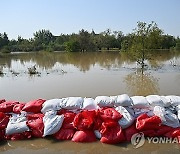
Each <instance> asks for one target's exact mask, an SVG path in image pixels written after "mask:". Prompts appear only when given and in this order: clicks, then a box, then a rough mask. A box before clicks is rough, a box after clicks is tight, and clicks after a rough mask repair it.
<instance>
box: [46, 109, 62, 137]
mask: <svg viewBox="0 0 180 154" xmlns="http://www.w3.org/2000/svg"><path fill="white" fill-rule="evenodd" d="M63 121H64V115H56V112H55V111H48V112H46V114H45V116H44V117H43V123H44V134H43V137H45V136H47V135H52V134H54V133H56V132H58V131H59V130H60V129H61V126H62V123H63Z"/></svg>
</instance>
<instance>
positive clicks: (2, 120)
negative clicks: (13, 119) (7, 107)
mask: <svg viewBox="0 0 180 154" xmlns="http://www.w3.org/2000/svg"><path fill="white" fill-rule="evenodd" d="M8 122H9V116H8V115H6V114H5V113H3V112H0V130H2V129H5V128H6V127H7V124H8Z"/></svg>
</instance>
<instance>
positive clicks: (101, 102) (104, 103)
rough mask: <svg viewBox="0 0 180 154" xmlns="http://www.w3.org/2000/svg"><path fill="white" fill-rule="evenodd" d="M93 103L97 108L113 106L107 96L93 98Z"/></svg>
mask: <svg viewBox="0 0 180 154" xmlns="http://www.w3.org/2000/svg"><path fill="white" fill-rule="evenodd" d="M95 103H96V104H97V105H98V106H99V107H113V106H114V103H113V101H112V98H110V97H108V96H97V97H96V98H95Z"/></svg>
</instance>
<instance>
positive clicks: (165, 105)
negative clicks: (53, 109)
mask: <svg viewBox="0 0 180 154" xmlns="http://www.w3.org/2000/svg"><path fill="white" fill-rule="evenodd" d="M160 98H161V100H162V101H163V104H164V107H169V106H170V105H171V101H170V100H169V99H167V98H166V96H160Z"/></svg>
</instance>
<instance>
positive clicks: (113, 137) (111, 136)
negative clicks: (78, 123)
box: [100, 122, 126, 144]
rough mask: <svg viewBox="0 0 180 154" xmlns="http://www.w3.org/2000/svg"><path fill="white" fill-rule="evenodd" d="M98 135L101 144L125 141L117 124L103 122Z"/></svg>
mask: <svg viewBox="0 0 180 154" xmlns="http://www.w3.org/2000/svg"><path fill="white" fill-rule="evenodd" d="M100 133H101V135H102V137H101V140H100V141H101V142H102V143H107V144H117V143H120V142H123V141H125V140H126V138H125V136H124V134H123V131H122V129H121V126H120V125H119V124H118V123H117V122H108V123H105V122H103V124H102V129H101V131H100Z"/></svg>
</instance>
